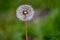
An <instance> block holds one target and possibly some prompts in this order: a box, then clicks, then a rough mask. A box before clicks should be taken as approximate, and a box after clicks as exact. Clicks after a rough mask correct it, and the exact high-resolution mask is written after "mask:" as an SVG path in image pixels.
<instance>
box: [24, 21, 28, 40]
mask: <svg viewBox="0 0 60 40" xmlns="http://www.w3.org/2000/svg"><path fill="white" fill-rule="evenodd" d="M24 23H25V32H26V40H28V31H27V22H26V21H25V22H24Z"/></svg>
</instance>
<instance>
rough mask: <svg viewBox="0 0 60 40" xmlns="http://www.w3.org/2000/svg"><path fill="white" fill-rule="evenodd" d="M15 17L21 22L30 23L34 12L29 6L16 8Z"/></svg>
mask: <svg viewBox="0 0 60 40" xmlns="http://www.w3.org/2000/svg"><path fill="white" fill-rule="evenodd" d="M16 16H17V18H19V19H20V20H22V21H30V20H31V19H32V18H33V16H34V10H33V8H32V7H31V6H30V5H21V6H19V7H18V8H17V11H16Z"/></svg>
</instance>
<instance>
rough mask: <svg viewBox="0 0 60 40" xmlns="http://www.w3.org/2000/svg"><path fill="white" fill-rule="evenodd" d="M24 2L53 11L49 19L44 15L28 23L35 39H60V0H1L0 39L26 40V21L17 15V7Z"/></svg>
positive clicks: (29, 30) (31, 34)
mask: <svg viewBox="0 0 60 40" xmlns="http://www.w3.org/2000/svg"><path fill="white" fill-rule="evenodd" d="M22 4H29V5H31V6H32V7H33V8H34V9H39V8H40V9H43V10H44V9H46V8H49V9H51V11H52V12H51V13H50V14H49V15H48V16H47V19H46V18H44V17H43V16H42V17H40V18H39V19H40V21H39V22H38V23H35V22H33V21H32V22H30V23H28V24H27V26H28V34H29V36H31V37H32V38H33V40H60V0H0V40H24V37H23V36H25V31H24V22H22V21H21V20H19V19H18V18H17V17H16V9H17V8H18V6H20V5H22ZM45 20H46V21H45Z"/></svg>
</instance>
